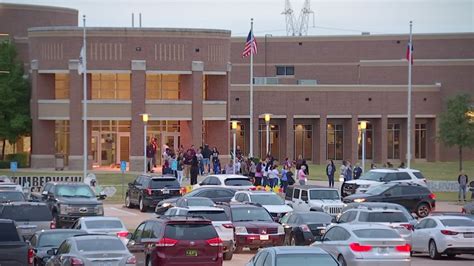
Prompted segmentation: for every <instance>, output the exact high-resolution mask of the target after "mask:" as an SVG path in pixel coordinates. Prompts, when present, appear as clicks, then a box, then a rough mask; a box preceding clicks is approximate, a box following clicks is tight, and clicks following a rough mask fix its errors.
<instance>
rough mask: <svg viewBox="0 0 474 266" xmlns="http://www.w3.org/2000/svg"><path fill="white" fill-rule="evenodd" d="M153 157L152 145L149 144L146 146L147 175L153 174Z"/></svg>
mask: <svg viewBox="0 0 474 266" xmlns="http://www.w3.org/2000/svg"><path fill="white" fill-rule="evenodd" d="M154 157H155V153H154V152H153V144H152V143H150V144H148V146H146V167H147V173H153V172H154V171H153V158H154Z"/></svg>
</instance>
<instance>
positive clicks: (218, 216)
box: [187, 210, 230, 221]
mask: <svg viewBox="0 0 474 266" xmlns="http://www.w3.org/2000/svg"><path fill="white" fill-rule="evenodd" d="M187 215H188V216H202V217H204V218H206V219H209V220H211V221H229V220H230V219H229V217H227V214H226V213H225V211H224V210H222V211H188V213H187Z"/></svg>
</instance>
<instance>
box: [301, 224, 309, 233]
mask: <svg viewBox="0 0 474 266" xmlns="http://www.w3.org/2000/svg"><path fill="white" fill-rule="evenodd" d="M300 228H301V231H303V232H311V229H309V227H308V226H307V225H305V224H302V225H300Z"/></svg>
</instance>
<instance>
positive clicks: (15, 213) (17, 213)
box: [0, 205, 53, 222]
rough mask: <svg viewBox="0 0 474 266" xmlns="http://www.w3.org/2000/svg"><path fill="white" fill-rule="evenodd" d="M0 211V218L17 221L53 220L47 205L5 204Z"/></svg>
mask: <svg viewBox="0 0 474 266" xmlns="http://www.w3.org/2000/svg"><path fill="white" fill-rule="evenodd" d="M0 211H1V212H0V219H12V220H14V221H16V222H45V221H48V222H49V221H51V220H53V216H52V214H51V211H50V210H49V208H48V206H46V205H23V206H21V207H20V208H18V207H17V206H14V205H5V206H3V209H0Z"/></svg>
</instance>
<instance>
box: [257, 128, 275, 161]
mask: <svg viewBox="0 0 474 266" xmlns="http://www.w3.org/2000/svg"><path fill="white" fill-rule="evenodd" d="M262 121H263V120H262ZM270 123H272V122H271V121H270ZM266 132H267V129H266V125H265V124H261V125H259V130H258V135H259V140H260V158H265V157H266V154H267V133H266ZM269 133H270V134H269V135H270V136H269V144H268V146H269V147H268V150H269V152H270V153H271V154H272V155H273V157H275V159H278V156H279V154H280V127H279V126H278V125H272V124H270V126H269Z"/></svg>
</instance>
